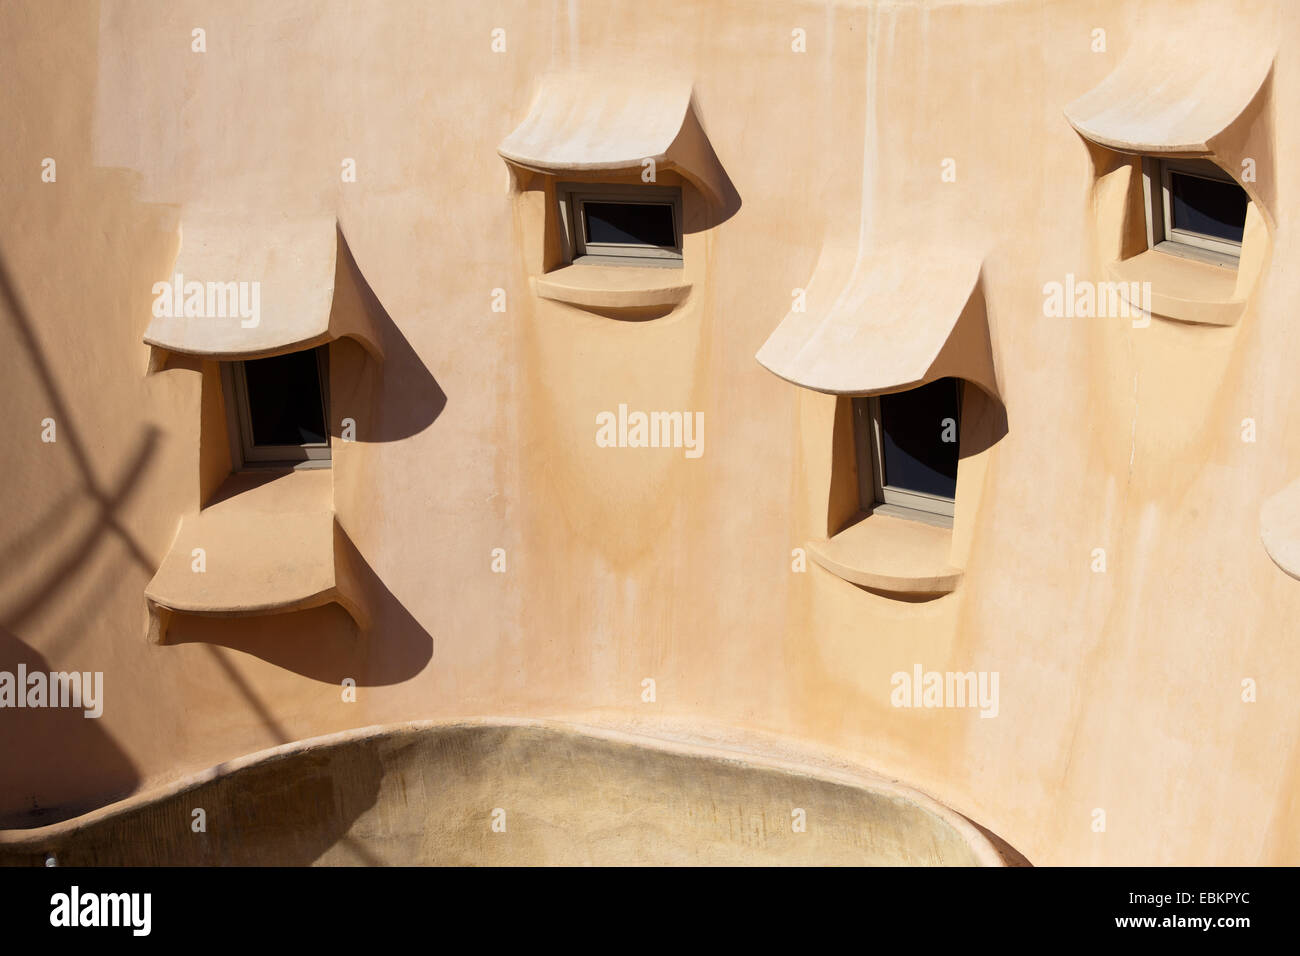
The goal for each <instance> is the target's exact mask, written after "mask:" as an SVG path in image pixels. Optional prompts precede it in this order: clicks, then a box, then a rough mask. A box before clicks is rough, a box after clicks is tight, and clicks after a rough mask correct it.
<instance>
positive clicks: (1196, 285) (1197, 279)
mask: <svg viewBox="0 0 1300 956" xmlns="http://www.w3.org/2000/svg"><path fill="white" fill-rule="evenodd" d="M1106 272H1107V277H1108V278H1109V279H1110V281H1111V282H1116V283H1120V288H1119V292H1120V295H1122V296H1123V297H1124V299H1125V300H1126V301H1128V303H1129V304H1130V305H1132V306H1136V307H1137V308H1141V307H1142V302H1141V300H1140V299H1139V300H1138V301H1136V302H1135V301H1133V299H1132V297H1131V289H1130V288H1129V285H1128V283H1134V282H1136V283H1139V286H1138V288H1139V289H1140V288H1141V285H1140V283H1143V282H1149V283H1151V302H1150V311H1151V314H1152V315H1158V316H1160V317H1161V318H1165V319H1172V320H1174V321H1175V322H1190V323H1195V324H1199V325H1220V326H1227V325H1236V324H1237V320H1238V319H1239V318H1241V313H1242V309H1243V307H1244V306H1245V302H1244V300H1242V299H1239V298H1237V272H1236V270H1234V269H1227V268H1224V267H1222V266H1214V265H1210V264H1208V263H1205V262H1198V261H1196V260H1195V259H1188V258H1184V257H1182V256H1176V255H1170V254H1169V253H1167V252H1161V251H1160V250H1159V249H1148V250H1147V251H1146V252H1143V253H1140V254H1138V255H1136V256H1133V257H1132V258H1129V259H1124V260H1122V261H1119V262H1112V263H1111V264H1110V265H1109V266H1108V267H1107V269H1106ZM1102 308H1103V306H1102V305H1101V303H1098V304H1097V309H1098V310H1101V309H1102Z"/></svg>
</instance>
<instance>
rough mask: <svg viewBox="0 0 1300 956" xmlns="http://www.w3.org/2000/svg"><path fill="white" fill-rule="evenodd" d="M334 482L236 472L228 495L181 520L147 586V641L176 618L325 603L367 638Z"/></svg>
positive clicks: (322, 476) (307, 475)
mask: <svg viewBox="0 0 1300 956" xmlns="http://www.w3.org/2000/svg"><path fill="white" fill-rule="evenodd" d="M332 481H333V479H332V476H331V475H330V473H329V471H328V470H325V469H320V470H316V471H308V470H299V471H293V472H290V473H289V474H286V475H279V476H273V477H272V479H271V480H269V481H268V480H266V478H265V476H259V475H254V474H251V473H240V474H237V475H234V476H232V477H231V478H230V479H229V480H228V481H227V483H226V485H225V486H223V492H224V494H225V497H222V498H221V500H219V501H218V502H217V503H215V504H213V505H211V506H209V507H207V508H204V509H203V510H202V511H200V512H198V513H197V514H191V515H186V516H185V517H184V518H182V519H181V525H180V528H179V530H178V531H177V532H176V538H175V540H174V541H173V542H172V545H171V548H170V549H169V550H168V552H167V555H166V557H164V558H163V561H162V564H161V566H160V567H159V568H158V572H157V574H155V575H154V576H153V580H151V581H150V582H149V584H148V586H146V588H145V592H144V596H145V602H146V605H147V607H148V610H149V628H148V635H147V636H148V639H149V641H150V643H153V644H164V643H166V641H167V628H168V625H169V624H170V623H171V621H172V618H173V617H174V616H175V615H177V614H192V615H199V616H203V617H231V618H234V617H252V616H260V615H265V614H281V613H286V612H289V611H301V610H305V609H307V608H313V607H319V606H321V605H323V604H330V603H335V604H338V605H339V606H340V607H342V608H343V609H344V610H345V611H347V612H348V614H349V615H351V616H352V619H353V620H354V621H356V622H357V626H358V628H360V629H361V630H363V631H364V630H365V629H366V628H367V627H368V626H369V615H368V613H367V612H366V610H365V602H364V600H363V598H362V593H361V587H360V583H359V581H360V575H359V564H358V561H359V558H358V556H357V555H356V553H355V549H354V547H353V545H352V542H351V541H349V540H348V537H347V535H346V534H345V533H344V532H343V529H342V528H340V527H339V525H338V522H337V521H335V520H334V510H333V485H332ZM219 494H220V493H219Z"/></svg>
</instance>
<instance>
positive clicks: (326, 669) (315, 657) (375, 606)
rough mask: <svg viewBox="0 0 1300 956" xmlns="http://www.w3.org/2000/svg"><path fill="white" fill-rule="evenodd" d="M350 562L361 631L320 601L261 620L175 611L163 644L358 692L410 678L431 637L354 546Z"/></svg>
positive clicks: (427, 653)
mask: <svg viewBox="0 0 1300 956" xmlns="http://www.w3.org/2000/svg"><path fill="white" fill-rule="evenodd" d="M346 542H347V539H346V538H343V539H342V542H341V543H342V544H343V546H347V547H350V544H347V543H346ZM351 557H352V559H353V567H354V568H355V569H356V570H357V571H358V572H359V575H360V577H361V586H362V588H363V589H364V592H365V594H366V596H367V599H368V600H369V601H370V602H371V604H370V607H371V608H372V613H373V614H374V620H373V621H372V623H371V626H370V630H369V632H368V633H367V634H364V635H362V634H360V633H358V629H357V625H356V622H354V621H353V620H352V618H351V617H350V616H349V615H348V613H347V612H346V611H345V610H343V608H341V607H339V606H338V605H337V604H326V605H324V606H323V607H315V608H310V609H308V610H304V611H291V612H288V613H284V614H268V615H265V616H260V617H239V618H228V617H227V618H223V617H199V616H196V615H191V614H178V615H177V616H176V617H175V619H174V620H173V621H172V624H171V627H170V629H169V630H168V632H167V643H168V644H169V645H170V644H212V645H216V646H219V647H227V648H230V649H231V650H234V651H242V652H243V653H245V654H251V655H253V656H254V657H260V658H261V659H262V660H264V661H266V662H267V663H268V664H274V665H275V666H276V667H283V668H284V669H285V670H289V671H293V672H294V673H295V674H301V675H302V676H303V677H309V678H311V679H313V680H318V681H323V682H325V683H328V684H335V685H337V684H340V683H341V682H342V680H343V679H344V678H345V677H350V678H352V679H353V680H354V681H356V682H357V686H358V687H380V686H384V685H388V684H399V683H401V682H402V681H405V680H409V679H410V678H412V677H414V676H415V675H416V674H418V673H419V672H420V671H422V670H423V669H424V667H425V665H427V664H428V663H429V661H430V660H431V659H432V658H433V638H432V637H431V636H430V635H429V632H428V631H426V630H425V629H424V628H423V627H422V626H421V625H420V622H419V621H417V620H416V619H415V618H414V617H412V616H411V614H410V612H409V611H407V610H406V607H405V606H404V605H403V604H402V602H401V601H399V600H398V599H397V596H396V595H394V594H393V592H392V591H390V590H388V588H387V587H385V585H384V582H383V581H381V580H380V579H379V576H378V575H376V574H375V572H374V571H373V570H372V569H371V567H370V565H369V564H368V563H367V562H366V561H365V559H364V558H362V557H361V555H360V554H358V553H357V552H356V550H355V549H353V553H352V556H351ZM284 739H286V740H287V739H288V738H287V737H286V738H284Z"/></svg>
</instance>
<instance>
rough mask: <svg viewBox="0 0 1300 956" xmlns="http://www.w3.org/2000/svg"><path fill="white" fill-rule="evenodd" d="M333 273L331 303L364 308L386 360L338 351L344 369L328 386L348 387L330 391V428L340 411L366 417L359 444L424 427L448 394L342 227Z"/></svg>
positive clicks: (356, 349) (358, 351)
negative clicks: (381, 297)
mask: <svg viewBox="0 0 1300 956" xmlns="http://www.w3.org/2000/svg"><path fill="white" fill-rule="evenodd" d="M335 277H336V278H335V293H334V303H333V306H332V308H333V309H335V310H344V309H360V310H362V311H364V313H365V314H366V316H367V317H368V318H369V320H370V321H369V324H370V325H371V327H372V328H374V330H375V334H376V335H377V336H378V337H379V342H380V346H381V347H382V348H383V350H384V360H383V362H382V363H377V362H373V361H367V360H366V356H365V353H364V351H363V350H362V349H361V348H360V346H356V345H350V346H349V347H348V348H347V349H346V350H345V351H342V352H340V354H339V357H340V359H341V360H342V362H341V364H342V365H343V368H342V369H341V370H340V371H341V373H342V374H340V375H337V376H336V375H334V374H333V373H331V376H330V385H331V389H333V388H334V387H335V386H336V385H340V384H347V385H349V386H350V387H347V388H346V389H345V390H342V391H341V392H340V393H339V394H331V397H330V402H331V405H333V406H335V408H337V409H339V410H340V414H336V415H334V416H333V417H334V419H335V421H334V423H333V426H334V428H335V429H336V430H337V428H338V420H339V419H340V417H341V416H342V415H344V414H346V415H348V416H350V417H352V418H355V419H356V420H357V421H359V422H360V421H365V422H366V423H367V424H366V427H365V428H362V429H359V430H358V434H357V442H358V443H361V444H365V443H379V442H390V441H400V440H401V439H403V438H409V437H411V436H412V435H416V434H418V433H420V432H422V431H424V430H425V429H426V428H428V427H429V426H430V425H432V424H433V423H434V421H436V420H437V418H438V416H439V415H441V414H442V410H443V409H444V408H446V407H447V394H446V393H445V392H444V391H443V390H442V387H441V386H440V385H439V384H438V382H437V380H435V379H434V377H433V375H432V373H430V372H429V370H428V368H426V367H425V364H424V362H423V361H422V360H421V359H420V356H419V355H417V354H416V352H415V349H413V348H412V347H411V343H410V342H408V341H407V340H406V336H404V335H403V334H402V331H401V329H399V328H398V327H397V323H395V322H394V321H393V319H392V316H390V315H389V314H388V310H387V309H385V308H384V305H383V303H382V302H380V301H379V297H378V296H377V295H375V292H374V290H373V289H371V287H370V283H368V282H367V281H366V277H365V275H363V274H362V272H361V268H360V266H358V265H357V261H356V259H355V258H354V257H353V255H352V250H351V249H350V248H349V247H348V243H347V239H346V238H345V237H344V236H343V233H342V231H341V230H340V231H339V235H338V264H337V266H336V268H335ZM331 324H334V323H333V320H332V319H331ZM343 410H346V411H343ZM336 437H337V435H336Z"/></svg>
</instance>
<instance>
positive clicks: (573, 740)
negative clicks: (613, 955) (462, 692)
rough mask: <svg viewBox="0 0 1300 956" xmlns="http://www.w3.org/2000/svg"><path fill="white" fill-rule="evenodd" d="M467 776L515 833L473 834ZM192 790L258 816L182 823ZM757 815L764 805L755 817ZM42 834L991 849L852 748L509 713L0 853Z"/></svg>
mask: <svg viewBox="0 0 1300 956" xmlns="http://www.w3.org/2000/svg"><path fill="white" fill-rule="evenodd" d="M467 767H468V768H472V770H473V773H472V774H471V775H469V776H468V777H467V776H466V770H465V768H467ZM521 768H522V770H523V771H524V772H521ZM651 781H653V784H652V783H651ZM483 787H487V788H488V792H491V793H494V794H498V795H499V796H496V797H494V798H493V799H494V801H497V802H499V805H500V806H503V807H506V808H509V809H510V812H511V813H512V816H511V818H510V833H512V834H516V833H517V834H520V835H519V836H516V837H514V838H513V839H504V838H503V839H501V840H485V839H484V838H483V833H484V832H485V831H486V829H487V827H488V825H489V821H488V818H487V812H488V811H487V809H485V806H484V804H483V801H482V796H481V794H482V792H483V789H482V788H483ZM665 792H666V793H670V794H671V795H672V797H673V799H672V800H665V799H662V795H663V794H664V793H665ZM792 794H794V795H797V798H798V801H799V802H798V804H797V805H798V806H800V807H804V808H806V812H807V814H808V818H809V820H810V821H811V820H816V821H817V824H816V826H810V827H808V828H807V831H806V832H803V833H793V832H792V829H791V827H790V825H789V823H788V822H786V823H785V824H781V823H779V821H780V820H782V819H784V820H786V821H789V819H790V807H791V803H790V801H791V796H792ZM196 805H201V806H203V807H205V808H206V809H207V811H208V813H209V814H210V815H212V816H214V817H215V818H219V819H229V818H232V817H234V816H240V817H242V818H246V819H256V820H257V821H258V826H257V827H256V828H254V831H253V832H250V831H248V830H242V831H241V830H240V828H231V827H216V828H213V829H212V830H211V831H209V833H208V838H207V839H205V840H192V839H187V837H188V836H189V833H190V824H191V817H190V811H191V808H192V807H194V806H196ZM487 806H488V807H490V806H492V804H491V803H489V804H487ZM760 819H768V820H776V821H778V822H777V823H775V824H769V825H765V826H760V827H758V828H757V829H755V828H754V826H752V825H751V824H752V823H753V821H756V820H760ZM516 821H518V822H516ZM47 854H50V855H53V856H54V857H55V859H56V860H57V861H58V863H59V864H60V865H64V866H77V865H146V864H152V865H180V866H187V865H188V866H198V865H216V864H225V865H290V864H299V865H301V864H317V865H356V864H358V863H361V864H370V865H432V864H439V863H441V864H459V865H464V864H467V863H481V864H486V865H493V864H495V865H578V864H588V865H590V864H596V865H618V864H630V863H636V864H639V865H685V864H690V865H741V864H750V865H756V864H764V863H766V864H769V865H771V864H785V865H791V864H805V865H807V864H814V865H835V864H840V865H867V864H874V865H921V866H1004V865H1006V860H1005V859H1004V856H1003V855H1002V853H1000V852H999V850H998V848H997V846H996V845H995V843H994V842H993V841H991V840H990V839H989V838H988V837H987V836H985V834H984V833H982V832H981V831H980V829H979V828H978V827H977V826H976V825H975V824H973V823H972V822H971V821H969V820H968V819H967V818H965V817H963V816H962V815H961V814H959V813H957V812H956V811H955V810H953V809H951V808H949V807H947V806H945V805H943V804H942V803H940V802H939V801H937V800H935V799H934V798H932V797H930V796H928V795H926V794H924V793H922V792H921V791H919V790H915V789H913V788H910V787H907V786H905V785H903V784H900V783H898V782H895V781H893V780H888V779H886V778H884V777H882V776H880V775H878V774H875V773H872V772H870V771H869V770H867V769H866V768H862V767H845V766H843V765H841V764H840V763H839V762H838V761H836V762H835V763H831V762H830V761H828V760H826V759H825V758H824V757H822V758H811V759H790V758H788V757H786V756H784V755H781V756H775V755H773V754H763V753H755V752H752V751H749V750H743V751H742V750H736V749H731V748H727V747H724V746H720V745H717V744H714V743H709V744H705V743H699V742H687V741H682V740H676V739H668V738H664V737H650V736H644V735H641V734H636V733H630V732H627V731H624V730H621V729H615V728H611V727H595V726H591V725H587V724H579V723H570V722H566V721H559V720H536V719H527V718H479V719H460V720H443V721H437V720H422V721H412V722H410V723H399V724H388V725H383V726H376V727H364V728H360V729H354V730H346V731H343V732H341V733H337V734H330V735H328V736H323V737H315V738H310V739H307V740H300V741H294V742H292V743H288V744H283V745H280V746H278V747H273V748H270V749H268V750H263V751H260V752H258V753H254V754H250V755H248V756H245V757H239V758H236V759H234V760H230V761H227V762H224V763H221V764H218V765H217V766H215V767H212V768H210V769H208V770H205V771H201V772H199V773H194V774H190V775H188V776H186V777H184V778H182V779H180V780H177V781H175V782H172V783H169V784H166V785H163V786H161V787H158V788H155V789H153V790H151V791H148V792H144V793H138V794H134V795H132V796H130V797H127V798H126V799H124V800H121V801H119V802H117V803H114V804H110V805H109V806H105V807H102V808H100V809H98V810H93V811H91V812H89V813H85V814H82V815H81V816H77V817H72V818H70V819H67V820H64V821H62V822H60V823H54V824H49V825H47V826H43V827H39V828H33V829H29V830H0V865H4V864H9V865H31V866H40V865H41V864H42V863H43V862H44V859H45V856H46V855H47Z"/></svg>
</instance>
